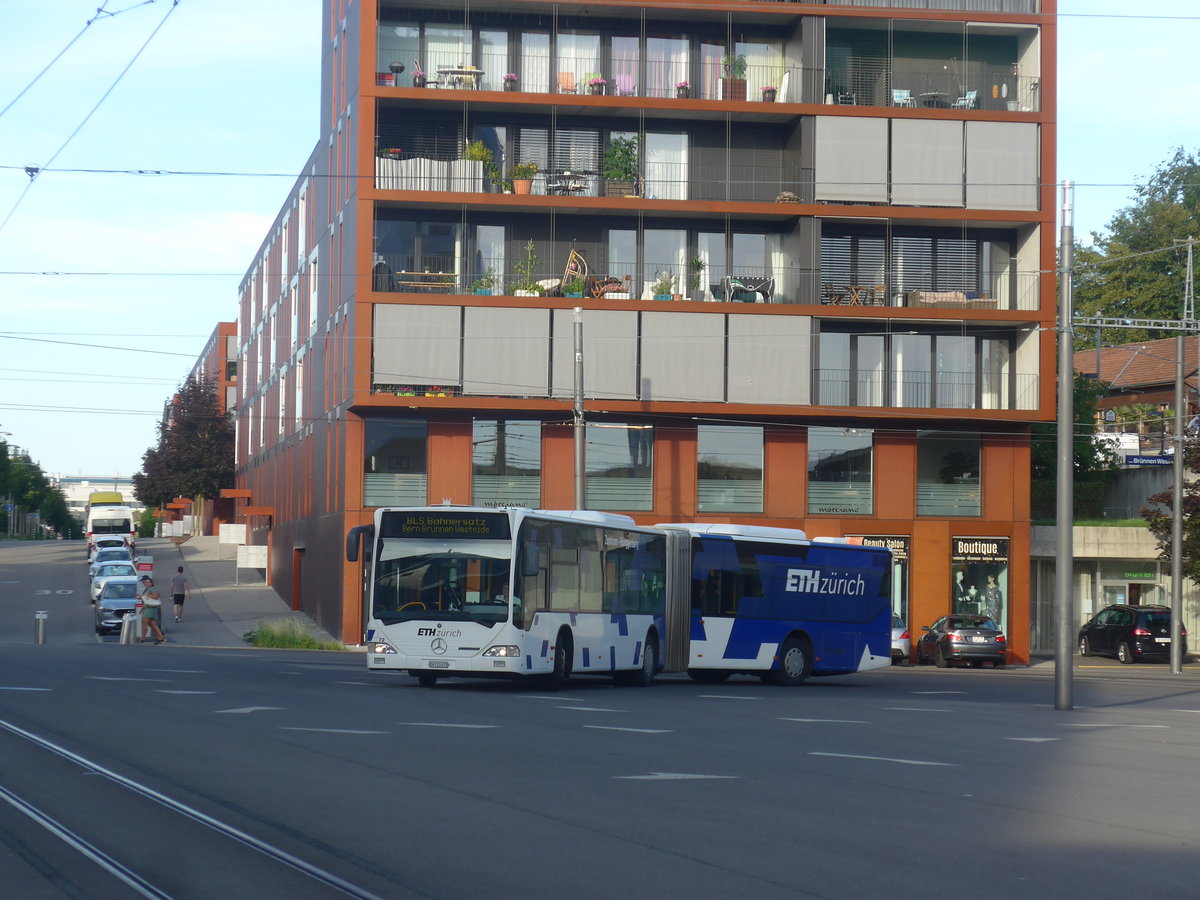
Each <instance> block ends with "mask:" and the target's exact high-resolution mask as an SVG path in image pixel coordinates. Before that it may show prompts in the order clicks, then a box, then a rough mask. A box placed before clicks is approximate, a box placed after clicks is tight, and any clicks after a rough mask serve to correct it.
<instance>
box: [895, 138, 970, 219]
mask: <svg viewBox="0 0 1200 900" xmlns="http://www.w3.org/2000/svg"><path fill="white" fill-rule="evenodd" d="M892 203H895V204H904V205H912V206H962V205H963V123H962V122H950V121H934V120H919V119H912V120H908V119H904V120H899V119H898V120H896V121H895V122H893V123H892Z"/></svg>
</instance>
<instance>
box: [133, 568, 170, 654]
mask: <svg viewBox="0 0 1200 900" xmlns="http://www.w3.org/2000/svg"><path fill="white" fill-rule="evenodd" d="M161 616H162V596H161V595H160V594H159V593H158V588H156V587H155V586H154V582H151V583H150V587H149V588H148V589H147V590H146V592H145V593H144V594H142V636H141V637H140V638H139V639H138V643H139V644H144V643H146V631H147V629H149V630H150V631H153V632H154V634H155V637H156V638H157V640H156V641H155V642H154V643H156V644H165V643H166V642H167V638H166V635H164V634H163V633H162V629H161V628H160V627H159V626H158V620H159V619H160V618H161Z"/></svg>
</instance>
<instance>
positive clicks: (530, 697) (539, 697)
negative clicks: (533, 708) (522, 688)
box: [521, 694, 583, 703]
mask: <svg viewBox="0 0 1200 900" xmlns="http://www.w3.org/2000/svg"><path fill="white" fill-rule="evenodd" d="M521 696H522V697H524V698H525V699H526V700H560V701H564V702H566V703H582V702H583V698H582V697H560V696H558V694H522V695H521Z"/></svg>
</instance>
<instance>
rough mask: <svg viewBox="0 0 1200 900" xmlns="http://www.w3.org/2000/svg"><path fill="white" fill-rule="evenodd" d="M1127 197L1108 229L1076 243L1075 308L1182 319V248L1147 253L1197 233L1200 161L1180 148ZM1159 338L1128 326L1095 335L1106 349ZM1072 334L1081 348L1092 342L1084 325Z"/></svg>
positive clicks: (1104, 313)
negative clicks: (1088, 240) (1129, 202)
mask: <svg viewBox="0 0 1200 900" xmlns="http://www.w3.org/2000/svg"><path fill="white" fill-rule="evenodd" d="M1133 201H1134V202H1133V204H1132V205H1131V206H1128V207H1126V208H1125V209H1122V210H1120V211H1119V212H1117V213H1116V214H1115V215H1114V216H1113V218H1112V220H1111V221H1110V222H1109V224H1108V229H1107V232H1108V233H1107V234H1103V235H1102V234H1099V233H1096V232H1093V233H1092V245H1091V246H1089V247H1085V246H1083V245H1081V244H1078V243H1077V244H1076V246H1075V310H1076V312H1077V313H1080V314H1083V315H1091V316H1109V317H1117V318H1139V319H1147V318H1149V319H1178V318H1181V316H1182V314H1183V289H1184V277H1185V274H1186V269H1187V265H1186V260H1187V250H1186V248H1185V247H1182V246H1181V247H1178V248H1176V249H1170V250H1163V251H1162V252H1152V251H1159V250H1161V248H1164V247H1172V242H1173V241H1176V240H1180V239H1186V238H1190V237H1200V159H1197V156H1196V155H1195V154H1194V153H1189V152H1185V151H1184V149H1183V148H1182V147H1179V148H1178V149H1176V151H1175V155H1174V156H1172V157H1171V158H1170V159H1168V160H1166V161H1165V162H1163V163H1162V164H1161V165H1160V166H1159V167H1158V169H1157V170H1156V171H1155V173H1154V174H1153V175H1152V176H1151V177H1150V178H1149V180H1147V181H1146V183H1145V184H1142V185H1139V186H1138V187H1137V189H1136V190H1135V191H1134V196H1133ZM1139 254H1145V255H1139ZM1158 337H1162V335H1161V334H1159V333H1153V334H1152V333H1150V332H1146V331H1137V330H1132V329H1112V330H1111V331H1107V332H1104V333H1102V335H1101V339H1102V340H1103V341H1104V344H1105V345H1106V346H1112V345H1114V344H1126V343H1129V342H1131V341H1142V340H1149V339H1152V338H1158ZM1078 339H1079V340H1078V343H1079V346H1080V348H1081V349H1082V348H1084V347H1088V346H1094V345H1095V335H1094V333H1093V332H1091V331H1088V330H1086V329H1085V330H1084V331H1083V332H1082V333H1080V334H1079V335H1078Z"/></svg>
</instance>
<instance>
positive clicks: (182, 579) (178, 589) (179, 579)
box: [171, 566, 192, 622]
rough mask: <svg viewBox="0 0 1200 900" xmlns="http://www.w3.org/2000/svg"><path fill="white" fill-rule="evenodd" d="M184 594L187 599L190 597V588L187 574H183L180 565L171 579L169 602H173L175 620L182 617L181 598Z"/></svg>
mask: <svg viewBox="0 0 1200 900" xmlns="http://www.w3.org/2000/svg"><path fill="white" fill-rule="evenodd" d="M185 594H186V595H187V597H188V599H191V596H192V589H191V587H189V586H188V581H187V576H186V575H184V574H183V566H180V567H179V569H178V570H177V571H176V573H175V577H174V578H172V579H171V602H172V603H174V604H175V621H176V622H178V621H179V620H180V619H182V618H183V598H184V595H185Z"/></svg>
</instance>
